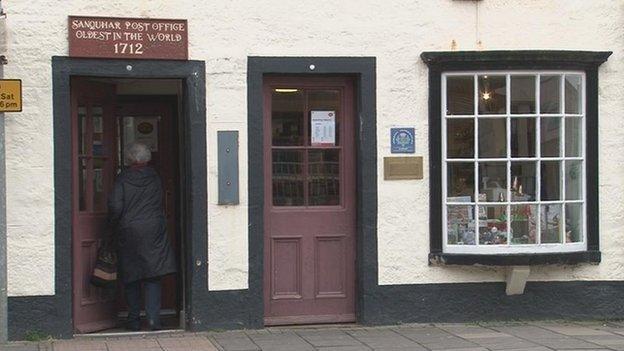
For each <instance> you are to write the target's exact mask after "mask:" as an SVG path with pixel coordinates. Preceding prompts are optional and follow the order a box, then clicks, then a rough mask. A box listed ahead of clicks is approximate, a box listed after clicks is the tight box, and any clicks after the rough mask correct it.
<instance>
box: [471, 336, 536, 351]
mask: <svg viewBox="0 0 624 351" xmlns="http://www.w3.org/2000/svg"><path fill="white" fill-rule="evenodd" d="M470 341H472V342H474V343H476V344H479V345H481V346H483V347H485V348H487V349H489V350H513V349H531V348H536V347H540V345H538V344H534V343H532V342H530V341H526V340H523V339H520V338H517V337H515V336H510V335H506V334H503V333H499V336H496V337H479V338H472V339H470Z"/></svg>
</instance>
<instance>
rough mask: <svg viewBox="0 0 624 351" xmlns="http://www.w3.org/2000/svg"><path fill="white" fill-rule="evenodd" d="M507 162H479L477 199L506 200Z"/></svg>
mask: <svg viewBox="0 0 624 351" xmlns="http://www.w3.org/2000/svg"><path fill="white" fill-rule="evenodd" d="M506 189H507V163H506V162H482V163H479V201H487V202H497V201H507V190H506Z"/></svg>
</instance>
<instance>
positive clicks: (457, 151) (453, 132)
mask: <svg viewBox="0 0 624 351" xmlns="http://www.w3.org/2000/svg"><path fill="white" fill-rule="evenodd" d="M446 143H447V144H446V154H447V157H449V158H473V157H474V119H472V118H470V119H469V118H458V119H447V120H446Z"/></svg>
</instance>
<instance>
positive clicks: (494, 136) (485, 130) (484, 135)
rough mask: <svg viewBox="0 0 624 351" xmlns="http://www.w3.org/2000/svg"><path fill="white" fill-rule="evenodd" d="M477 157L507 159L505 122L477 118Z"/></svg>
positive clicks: (497, 119) (499, 119) (496, 119)
mask: <svg viewBox="0 0 624 351" xmlns="http://www.w3.org/2000/svg"><path fill="white" fill-rule="evenodd" d="M479 157H480V158H483V157H507V120H506V119H504V118H479Z"/></svg>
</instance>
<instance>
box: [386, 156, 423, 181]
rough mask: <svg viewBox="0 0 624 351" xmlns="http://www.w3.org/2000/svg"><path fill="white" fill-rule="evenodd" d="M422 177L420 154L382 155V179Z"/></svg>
mask: <svg viewBox="0 0 624 351" xmlns="http://www.w3.org/2000/svg"><path fill="white" fill-rule="evenodd" d="M405 179H423V158H422V156H416V157H414V156H408V157H384V180H405Z"/></svg>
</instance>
